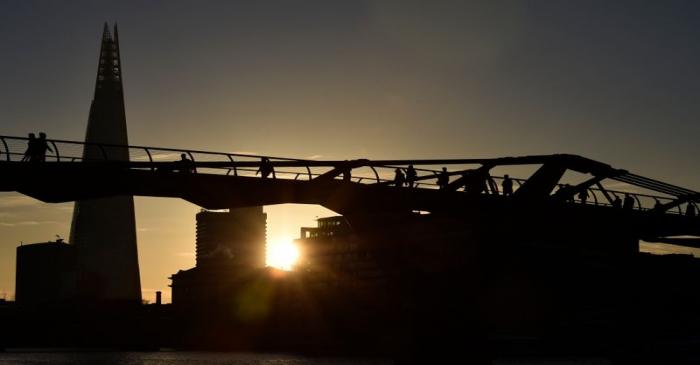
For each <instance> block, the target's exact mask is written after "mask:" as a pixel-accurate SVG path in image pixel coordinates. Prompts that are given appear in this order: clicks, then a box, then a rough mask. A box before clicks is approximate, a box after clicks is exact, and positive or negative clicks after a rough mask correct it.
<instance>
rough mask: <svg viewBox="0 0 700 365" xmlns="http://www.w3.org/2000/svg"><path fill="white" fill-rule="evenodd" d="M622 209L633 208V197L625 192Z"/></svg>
mask: <svg viewBox="0 0 700 365" xmlns="http://www.w3.org/2000/svg"><path fill="white" fill-rule="evenodd" d="M622 209H625V210H632V209H634V198H633V197H632V196H631V195H629V194H625V201H624V202H623V203H622Z"/></svg>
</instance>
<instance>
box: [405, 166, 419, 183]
mask: <svg viewBox="0 0 700 365" xmlns="http://www.w3.org/2000/svg"><path fill="white" fill-rule="evenodd" d="M417 177H418V173H417V172H416V169H415V168H413V164H410V165H408V169H406V185H408V187H409V188H412V187H413V184H414V183H415V181H416V178H417Z"/></svg>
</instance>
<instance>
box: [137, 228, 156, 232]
mask: <svg viewBox="0 0 700 365" xmlns="http://www.w3.org/2000/svg"><path fill="white" fill-rule="evenodd" d="M136 231H137V232H153V231H155V229H153V228H146V227H142V228H137V229H136Z"/></svg>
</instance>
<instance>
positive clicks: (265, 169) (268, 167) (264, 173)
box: [255, 157, 275, 179]
mask: <svg viewBox="0 0 700 365" xmlns="http://www.w3.org/2000/svg"><path fill="white" fill-rule="evenodd" d="M258 173H260V176H261V177H262V178H263V179H267V178H268V176H270V174H272V177H273V178H274V177H275V168H274V167H272V164H271V163H270V159H269V158H267V157H263V158H261V159H260V168H258V171H257V172H255V175H257V174H258Z"/></svg>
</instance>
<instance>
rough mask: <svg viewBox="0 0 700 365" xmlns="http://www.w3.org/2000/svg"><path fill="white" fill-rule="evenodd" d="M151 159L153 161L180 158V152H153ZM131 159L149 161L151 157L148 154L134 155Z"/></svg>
mask: <svg viewBox="0 0 700 365" xmlns="http://www.w3.org/2000/svg"><path fill="white" fill-rule="evenodd" d="M151 159H152V160H153V161H162V160H173V159H178V160H179V159H180V153H179V152H169V153H164V152H163V153H151ZM131 160H133V161H149V158H148V155H145V156H138V157H134V158H132V159H131Z"/></svg>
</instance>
